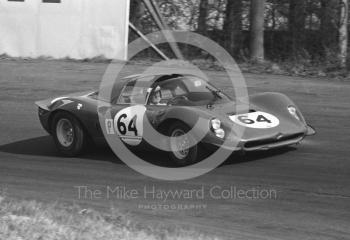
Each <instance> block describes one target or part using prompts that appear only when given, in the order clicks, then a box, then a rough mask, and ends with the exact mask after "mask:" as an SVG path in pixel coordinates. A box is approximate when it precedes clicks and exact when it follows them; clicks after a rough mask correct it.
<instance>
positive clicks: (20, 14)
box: [0, 0, 130, 60]
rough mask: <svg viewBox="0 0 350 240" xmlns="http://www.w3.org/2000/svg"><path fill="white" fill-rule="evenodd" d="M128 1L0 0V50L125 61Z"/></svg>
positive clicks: (16, 53)
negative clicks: (100, 57)
mask: <svg viewBox="0 0 350 240" xmlns="http://www.w3.org/2000/svg"><path fill="white" fill-rule="evenodd" d="M129 5H130V3H129V0H12V1H9V0H0V23H1V24H0V54H7V55H10V56H13V57H32V58H37V57H41V56H47V57H52V58H65V57H69V58H73V59H84V58H93V57H97V56H105V57H107V58H112V59H120V60H126V58H127V44H128V24H129Z"/></svg>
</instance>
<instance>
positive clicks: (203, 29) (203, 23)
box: [197, 0, 209, 35]
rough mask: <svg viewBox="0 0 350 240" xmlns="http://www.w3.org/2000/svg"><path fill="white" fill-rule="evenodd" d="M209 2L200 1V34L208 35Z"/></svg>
mask: <svg viewBox="0 0 350 240" xmlns="http://www.w3.org/2000/svg"><path fill="white" fill-rule="evenodd" d="M208 5H209V3H208V0H200V4H199V17H198V29H197V30H198V32H199V33H201V34H203V35H206V34H207V15H208Z"/></svg>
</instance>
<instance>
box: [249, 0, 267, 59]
mask: <svg viewBox="0 0 350 240" xmlns="http://www.w3.org/2000/svg"><path fill="white" fill-rule="evenodd" d="M264 13H265V0H251V7H250V58H251V60H252V61H253V62H257V63H262V62H264V60H265V54H264V20H265V17H264Z"/></svg>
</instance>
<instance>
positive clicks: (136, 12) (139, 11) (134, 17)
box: [130, 0, 145, 29]
mask: <svg viewBox="0 0 350 240" xmlns="http://www.w3.org/2000/svg"><path fill="white" fill-rule="evenodd" d="M144 13H145V8H144V6H143V4H142V2H141V1H140V0H131V1H130V22H131V23H133V24H134V25H135V26H136V27H137V28H138V29H139V28H141V21H140V20H141V18H142V17H143V15H144Z"/></svg>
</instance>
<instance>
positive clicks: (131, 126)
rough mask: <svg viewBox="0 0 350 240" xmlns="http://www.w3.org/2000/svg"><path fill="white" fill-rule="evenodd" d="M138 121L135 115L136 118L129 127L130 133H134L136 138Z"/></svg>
mask: <svg viewBox="0 0 350 240" xmlns="http://www.w3.org/2000/svg"><path fill="white" fill-rule="evenodd" d="M136 121H137V115H135V117H133V119H131V121H130V123H129V126H128V131H129V132H134V133H135V136H137V128H136Z"/></svg>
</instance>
